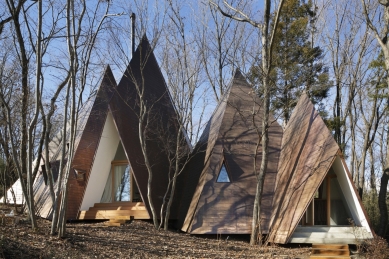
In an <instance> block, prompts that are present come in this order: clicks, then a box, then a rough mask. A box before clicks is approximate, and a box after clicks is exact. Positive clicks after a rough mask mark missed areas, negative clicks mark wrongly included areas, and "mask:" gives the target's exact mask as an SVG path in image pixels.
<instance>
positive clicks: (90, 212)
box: [68, 36, 190, 219]
mask: <svg viewBox="0 0 389 259" xmlns="http://www.w3.org/2000/svg"><path fill="white" fill-rule="evenodd" d="M111 92H112V95H111V96H112V97H111V98H110V100H109V105H108V107H107V116H106V117H107V119H106V120H105V126H104V129H105V128H106V127H108V128H111V130H110V133H109V136H108V135H107V136H104V133H103V136H102V137H101V139H100V143H99V145H98V148H97V151H96V152H95V155H94V161H93V162H92V164H93V165H92V168H91V169H90V170H88V169H82V168H81V170H85V172H87V173H88V172H90V175H87V177H86V180H85V185H86V186H87V187H86V188H85V190H84V193H83V195H82V196H81V197H82V199H80V201H77V203H75V204H77V205H78V207H76V206H74V212H78V213H79V214H78V215H77V217H76V218H77V219H99V218H100V219H102V218H112V217H115V216H121V215H123V216H133V217H135V218H142V219H147V218H151V216H152V212H151V208H150V206H149V197H148V186H147V184H148V179H149V174H148V170H147V168H146V163H145V158H144V155H143V151H142V148H141V142H140V134H139V128H141V129H142V131H143V132H146V133H145V135H144V138H145V143H146V145H147V150H146V152H147V157H148V159H149V162H150V165H151V167H152V172H153V173H152V177H153V180H152V184H151V190H152V191H151V199H152V202H153V205H154V208H155V210H156V211H157V212H159V211H160V208H161V206H162V203H163V200H162V198H163V197H164V195H165V192H166V191H167V186H168V180H169V177H168V175H169V172H170V171H171V168H169V160H168V159H171V157H169V152H170V150H167V149H166V147H167V144H166V142H165V141H166V139H169V144H170V145H172V144H173V145H175V144H176V141H177V135H180V136H182V138H181V139H180V140H179V141H180V142H179V145H181V147H182V150H186V152H189V150H190V149H189V145H188V143H187V142H186V139H185V134H184V132H181V134H178V130H179V121H178V116H177V113H176V110H175V108H174V105H173V103H172V100H171V97H170V95H169V90H168V88H167V86H166V83H165V80H164V78H163V75H162V73H161V71H160V68H159V66H158V63H157V61H156V58H155V56H154V54H153V51H152V47H151V45H150V44H149V41H148V40H147V38H146V36H144V37H143V38H142V40H141V42H140V44H139V46H138V48H137V50H136V51H135V53H134V55H133V58H132V59H131V61H130V64H129V65H128V67H127V69H126V71H125V73H124V75H123V77H122V79H121V81H120V83H119V84H118V86H117V87H116V88H113V90H111ZM142 105H144V106H143V107H142V108H143V109H144V110H141V108H140V106H142ZM142 112H143V113H142ZM142 114H143V115H144V118H146V119H145V121H144V123H143V124H142V125H140V123H139V122H140V117H141V116H142ZM103 132H104V131H103ZM172 136H174V137H172ZM100 150H101V152H100ZM82 157H83V155H82V154H80V156H79V157H78V158H79V159H82ZM75 158H76V157H75ZM75 169H77V168H75ZM184 177H185V174H182V175H180V176H179V177H178V178H177V188H176V194H177V193H181V192H182V186H183V179H184ZM179 197H180V196H179V195H175V197H174V200H173V204H172V206H171V217H170V218H171V219H176V218H177V213H176V212H177V210H178V206H179V202H180V200H179ZM69 201H70V200H69ZM68 211H69V208H68ZM71 215H75V214H71ZM158 217H159V213H158Z"/></svg>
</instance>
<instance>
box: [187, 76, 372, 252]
mask: <svg viewBox="0 0 389 259" xmlns="http://www.w3.org/2000/svg"><path fill="white" fill-rule="evenodd" d="M260 104H261V102H260V100H258V97H256V94H255V93H253V90H252V88H251V87H250V86H249V85H248V83H247V82H246V81H245V79H244V78H243V76H242V75H241V74H240V73H239V72H237V73H236V74H235V77H234V79H233V81H232V85H231V86H230V88H229V89H228V91H227V93H226V94H225V96H224V99H222V100H221V102H220V104H219V106H218V107H217V108H216V110H215V112H214V114H213V116H212V118H211V119H210V121H209V122H208V125H207V127H206V129H205V130H204V133H203V135H202V137H201V139H200V141H199V143H198V144H197V146H196V147H195V150H194V155H193V160H192V162H193V163H192V164H191V165H190V166H188V168H187V170H188V171H189V172H190V174H189V175H190V177H191V178H190V180H188V181H187V183H186V191H187V192H186V193H185V195H184V198H183V207H181V214H180V215H184V216H181V223H182V230H183V231H187V232H189V233H193V234H207V233H209V234H211V233H212V234H238V233H242V234H243V233H244V234H250V233H251V222H252V219H251V218H252V208H253V201H254V195H255V186H256V177H255V175H254V173H253V172H254V170H253V164H254V159H253V158H254V156H255V154H254V150H255V148H254V147H255V143H257V141H258V134H256V132H255V129H258V130H259V132H260V131H261V128H260V127H255V125H253V124H254V123H253V122H254V121H255V124H256V125H257V126H260V125H261V123H260V122H261V120H262V118H261V116H262V110H261V109H260V106H259V105H260ZM253 113H255V116H253ZM270 122H271V123H270V127H269V129H268V132H269V139H270V140H269V164H268V170H267V173H266V178H265V184H264V193H263V197H262V201H261V211H262V215H261V226H262V232H263V233H264V234H268V238H269V241H270V242H274V243H282V244H284V243H288V242H293V243H316V242H317V243H333V242H335V243H336V242H337V243H355V242H356V241H357V239H363V238H371V237H372V231H371V228H370V226H369V224H368V220H367V216H366V213H365V211H364V209H363V206H362V203H361V201H360V199H359V196H358V195H357V193H356V191H355V187H354V184H353V182H352V180H351V177H350V174H349V172H348V171H347V166H346V163H345V161H344V159H343V157H342V155H341V153H340V149H339V147H338V145H337V144H336V142H335V140H334V139H333V137H332V135H331V133H330V131H329V130H328V129H327V127H326V125H325V124H324V122H323V120H322V119H321V117H320V116H319V114H318V112H317V111H316V110H315V108H314V106H313V104H312V103H311V102H310V100H309V98H308V96H307V95H306V94H303V95H302V96H301V98H300V100H299V102H298V104H297V106H296V108H295V109H294V111H293V114H292V117H291V119H290V121H289V122H288V124H287V126H286V128H285V130H284V131H283V130H282V129H281V127H280V125H279V124H278V123H277V122H276V120H275V119H274V118H273V117H272V116H271V118H270ZM281 141H282V145H281ZM261 152H262V149H261V146H259V150H258V153H257V162H256V163H257V166H258V168H257V170H258V169H259V165H260V162H261ZM225 171H226V172H225ZM222 173H223V174H226V173H227V177H224V178H223V179H228V180H223V181H220V174H222ZM184 201H185V202H188V203H187V204H185V202H184ZM185 206H186V207H185ZM348 219H351V220H352V221H353V222H354V223H355V226H356V227H351V226H350V223H349V220H348Z"/></svg>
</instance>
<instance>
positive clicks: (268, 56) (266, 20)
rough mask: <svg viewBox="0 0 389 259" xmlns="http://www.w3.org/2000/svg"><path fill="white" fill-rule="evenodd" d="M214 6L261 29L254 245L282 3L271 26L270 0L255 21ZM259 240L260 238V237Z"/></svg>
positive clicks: (226, 14) (266, 157)
mask: <svg viewBox="0 0 389 259" xmlns="http://www.w3.org/2000/svg"><path fill="white" fill-rule="evenodd" d="M211 3H212V4H213V5H214V6H216V7H217V8H218V10H219V11H220V12H221V14H223V15H224V16H226V17H229V18H231V19H234V20H237V21H240V22H247V23H249V24H251V25H252V26H254V27H256V28H258V29H259V30H260V31H261V39H262V46H261V47H262V57H261V59H262V67H261V73H262V90H263V118H262V119H263V121H262V140H261V143H262V160H261V167H260V171H259V173H257V172H256V168H254V172H256V175H257V190H256V194H255V200H254V209H253V221H252V232H251V239H250V244H251V245H254V244H256V243H257V240H258V235H259V234H260V233H261V230H260V228H261V226H260V213H261V206H260V205H261V198H262V190H263V183H264V179H265V175H266V170H267V161H268V145H269V136H268V132H267V129H268V128H269V113H270V71H271V68H272V53H273V43H274V35H275V31H276V29H277V25H278V21H279V16H280V13H281V9H282V5H283V3H284V1H283V0H280V1H279V3H278V6H277V8H276V11H275V15H274V21H273V25H272V27H271V26H270V21H271V10H272V9H271V3H272V1H270V0H265V2H264V13H263V21H262V22H256V21H255V20H254V19H251V18H249V17H248V16H247V15H246V14H245V13H243V12H242V11H240V10H239V9H237V8H234V7H233V6H232V5H230V4H228V3H227V1H223V3H224V6H226V7H227V8H228V9H229V10H230V11H231V12H232V13H228V12H225V11H223V9H222V8H221V7H220V6H219V5H217V4H215V3H214V2H211ZM260 240H261V239H260Z"/></svg>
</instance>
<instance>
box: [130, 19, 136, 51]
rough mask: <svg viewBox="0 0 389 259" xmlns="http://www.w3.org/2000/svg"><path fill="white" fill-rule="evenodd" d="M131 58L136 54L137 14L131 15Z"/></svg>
mask: <svg viewBox="0 0 389 259" xmlns="http://www.w3.org/2000/svg"><path fill="white" fill-rule="evenodd" d="M130 18H131V58H132V57H133V56H134V53H135V14H134V13H131V16H130Z"/></svg>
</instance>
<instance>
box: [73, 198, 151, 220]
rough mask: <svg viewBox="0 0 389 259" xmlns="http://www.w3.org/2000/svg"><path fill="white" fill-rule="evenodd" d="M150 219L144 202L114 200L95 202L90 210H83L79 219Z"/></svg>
mask: <svg viewBox="0 0 389 259" xmlns="http://www.w3.org/2000/svg"><path fill="white" fill-rule="evenodd" d="M131 218H133V219H150V216H149V213H148V212H147V210H146V207H145V206H144V203H142V202H112V203H95V204H94V206H93V207H90V208H89V210H86V211H81V212H80V214H79V216H78V219H80V220H82V219H109V220H111V219H112V220H120V219H121V220H126V219H127V220H129V219H131ZM111 223H112V224H113V223H115V224H116V223H117V222H111Z"/></svg>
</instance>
